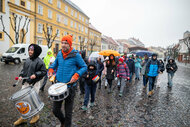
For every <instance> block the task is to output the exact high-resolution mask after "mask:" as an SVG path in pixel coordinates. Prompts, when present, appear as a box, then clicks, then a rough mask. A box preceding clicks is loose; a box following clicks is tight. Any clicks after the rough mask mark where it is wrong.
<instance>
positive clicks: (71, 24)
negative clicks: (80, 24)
mask: <svg viewBox="0 0 190 127" xmlns="http://www.w3.org/2000/svg"><path fill="white" fill-rule="evenodd" d="M71 28H73V21H72V20H71Z"/></svg>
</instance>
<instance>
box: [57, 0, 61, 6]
mask: <svg viewBox="0 0 190 127" xmlns="http://www.w3.org/2000/svg"><path fill="white" fill-rule="evenodd" d="M57 7H58V8H61V1H60V0H58V1H57Z"/></svg>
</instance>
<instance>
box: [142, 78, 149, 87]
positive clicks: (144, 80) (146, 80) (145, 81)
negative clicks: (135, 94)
mask: <svg viewBox="0 0 190 127" xmlns="http://www.w3.org/2000/svg"><path fill="white" fill-rule="evenodd" d="M147 83H148V77H146V76H145V75H143V85H144V86H146V85H147Z"/></svg>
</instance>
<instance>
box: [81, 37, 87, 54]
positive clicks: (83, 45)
mask: <svg viewBox="0 0 190 127" xmlns="http://www.w3.org/2000/svg"><path fill="white" fill-rule="evenodd" d="M79 41H80V51H82V50H84V49H85V48H86V47H87V46H86V45H85V37H82V38H80V39H79Z"/></svg>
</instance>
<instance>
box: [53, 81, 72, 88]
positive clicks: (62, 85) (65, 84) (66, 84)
mask: <svg viewBox="0 0 190 127" xmlns="http://www.w3.org/2000/svg"><path fill="white" fill-rule="evenodd" d="M69 83H70V82H68V83H65V84H64V85H61V86H59V87H57V88H55V89H58V88H60V87H62V86H65V85H68V84H69Z"/></svg>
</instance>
